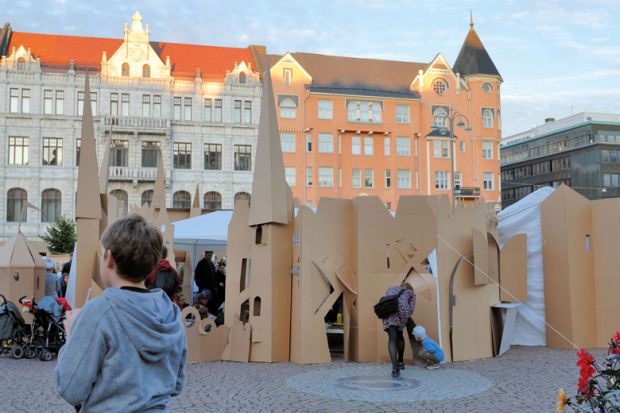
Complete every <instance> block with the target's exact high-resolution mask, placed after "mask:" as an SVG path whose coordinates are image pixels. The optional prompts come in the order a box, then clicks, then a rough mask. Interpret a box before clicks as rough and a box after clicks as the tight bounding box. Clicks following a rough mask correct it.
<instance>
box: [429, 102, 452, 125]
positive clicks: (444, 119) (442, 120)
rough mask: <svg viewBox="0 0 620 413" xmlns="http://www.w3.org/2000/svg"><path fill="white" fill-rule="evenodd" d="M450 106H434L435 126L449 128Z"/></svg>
mask: <svg viewBox="0 0 620 413" xmlns="http://www.w3.org/2000/svg"><path fill="white" fill-rule="evenodd" d="M449 111H450V108H449V107H448V106H433V107H432V112H433V127H435V128H447V127H448V112H449Z"/></svg>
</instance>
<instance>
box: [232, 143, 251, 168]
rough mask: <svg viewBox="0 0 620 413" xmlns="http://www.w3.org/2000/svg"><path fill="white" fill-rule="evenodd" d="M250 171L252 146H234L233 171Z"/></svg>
mask: <svg viewBox="0 0 620 413" xmlns="http://www.w3.org/2000/svg"><path fill="white" fill-rule="evenodd" d="M251 170H252V145H235V171H251Z"/></svg>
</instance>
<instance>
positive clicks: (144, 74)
mask: <svg viewBox="0 0 620 413" xmlns="http://www.w3.org/2000/svg"><path fill="white" fill-rule="evenodd" d="M127 72H129V68H127ZM123 76H126V75H123ZM142 77H151V66H149V65H144V66H142Z"/></svg>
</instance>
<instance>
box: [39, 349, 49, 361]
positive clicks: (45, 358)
mask: <svg viewBox="0 0 620 413" xmlns="http://www.w3.org/2000/svg"><path fill="white" fill-rule="evenodd" d="M39 358H40V359H41V361H50V360H51V359H52V353H51V352H49V351H47V350H43V351H41V355H40V356H39Z"/></svg>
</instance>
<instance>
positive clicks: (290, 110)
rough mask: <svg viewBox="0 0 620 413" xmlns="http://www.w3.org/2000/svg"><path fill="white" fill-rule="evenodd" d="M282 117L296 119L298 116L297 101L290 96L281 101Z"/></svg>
mask: <svg viewBox="0 0 620 413" xmlns="http://www.w3.org/2000/svg"><path fill="white" fill-rule="evenodd" d="M280 117H281V118H282V119H295V118H296V117H297V103H295V101H294V100H293V99H291V98H290V97H285V98H284V99H282V100H281V101H280Z"/></svg>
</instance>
